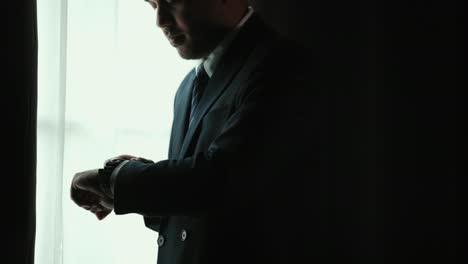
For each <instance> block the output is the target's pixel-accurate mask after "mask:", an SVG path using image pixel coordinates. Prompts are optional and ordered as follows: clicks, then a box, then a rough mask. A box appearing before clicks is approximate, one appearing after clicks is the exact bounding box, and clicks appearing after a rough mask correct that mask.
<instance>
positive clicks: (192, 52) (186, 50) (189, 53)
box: [176, 43, 210, 60]
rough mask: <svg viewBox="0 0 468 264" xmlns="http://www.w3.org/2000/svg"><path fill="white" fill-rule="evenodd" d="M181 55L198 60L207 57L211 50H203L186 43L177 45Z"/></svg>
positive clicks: (184, 57)
mask: <svg viewBox="0 0 468 264" xmlns="http://www.w3.org/2000/svg"><path fill="white" fill-rule="evenodd" d="M176 49H177V52H178V53H179V56H180V57H181V58H183V59H186V60H196V59H201V58H204V57H207V56H208V55H209V54H210V51H203V50H200V49H197V48H195V47H194V46H193V45H190V44H189V43H184V44H182V45H179V46H177V47H176Z"/></svg>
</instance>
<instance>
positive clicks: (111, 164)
mask: <svg viewBox="0 0 468 264" xmlns="http://www.w3.org/2000/svg"><path fill="white" fill-rule="evenodd" d="M123 161H125V160H122V159H115V160H110V161H108V162H106V164H105V165H104V168H102V169H99V170H98V181H99V187H100V189H101V191H102V192H103V193H104V194H105V195H106V196H108V197H109V198H111V199H113V198H114V192H113V190H112V189H113V188H112V187H113V186H111V176H112V174H113V172H114V170H115V169H116V168H117V167H118V166H119V165H120V164H121V163H122V162H123ZM114 177H115V176H114Z"/></svg>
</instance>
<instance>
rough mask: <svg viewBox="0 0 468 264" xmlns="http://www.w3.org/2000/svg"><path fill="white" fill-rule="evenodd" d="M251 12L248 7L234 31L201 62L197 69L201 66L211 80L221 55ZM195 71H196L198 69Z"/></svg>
mask: <svg viewBox="0 0 468 264" xmlns="http://www.w3.org/2000/svg"><path fill="white" fill-rule="evenodd" d="M253 12H254V11H253V8H252V7H250V6H249V9H248V11H247V13H246V14H245V15H244V17H242V19H241V20H240V21H239V23H237V25H236V26H235V27H234V29H233V30H232V31H231V32H229V33H228V34H227V36H226V37H225V38H224V39H223V40H222V41H221V43H219V44H218V46H217V47H216V48H215V49H214V50H213V51H212V52H211V53H210V55H208V57H206V59H203V60H202V61H201V63H200V64H199V65H198V66H197V68H198V67H201V66H203V67H204V69H205V71H206V73H207V74H208V76H209V77H210V78H211V76H212V75H213V73H214V71H215V69H216V66H217V65H218V63H219V61H220V59H221V57H222V55H223V54H224V52H225V51H226V49H227V48H228V47H229V45H230V44H231V43H232V41H233V40H234V38H235V37H236V36H237V34H238V33H239V30H240V29H241V28H242V26H244V24H245V23H246V22H247V20H249V18H250V17H251V16H252V14H253ZM196 70H197V71H198V69H196Z"/></svg>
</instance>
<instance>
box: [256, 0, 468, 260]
mask: <svg viewBox="0 0 468 264" xmlns="http://www.w3.org/2000/svg"><path fill="white" fill-rule="evenodd" d="M253 5H254V7H256V9H257V10H258V11H259V12H260V13H261V14H262V15H263V17H264V18H265V19H266V20H267V21H269V22H270V23H271V24H272V25H273V26H274V27H275V28H276V29H277V30H278V31H280V32H282V33H283V34H284V35H286V36H288V37H290V38H291V39H294V40H296V41H299V42H300V43H303V44H304V45H305V46H307V47H309V48H310V49H311V50H312V53H314V54H316V58H317V61H311V62H310V63H311V64H318V65H319V66H318V67H319V69H320V70H319V72H311V75H310V76H311V78H318V79H319V80H320V81H319V82H318V83H320V84H321V85H320V87H311V89H320V90H321V93H322V95H323V96H324V98H326V100H327V104H326V106H325V107H324V108H322V112H323V115H324V116H326V119H327V120H328V121H327V124H323V130H324V131H326V132H325V135H324V136H323V138H322V139H321V140H324V141H326V145H327V159H326V163H327V174H328V175H327V180H326V181H327V182H326V184H325V185H326V188H327V189H326V190H322V191H323V192H325V193H326V194H325V196H327V199H328V200H329V202H328V204H327V205H328V206H329V209H328V211H327V214H328V215H327V217H329V222H330V223H331V224H330V226H331V227H332V228H333V230H332V231H331V232H332V233H333V234H335V235H336V234H337V233H340V235H339V236H338V235H337V236H336V238H340V239H339V240H341V241H335V242H334V246H336V247H337V248H338V247H341V248H342V249H343V250H342V252H343V254H346V255H348V256H352V257H353V258H355V259H359V260H360V261H361V262H360V263H366V261H365V260H369V261H370V263H381V262H383V261H384V260H386V261H388V262H389V263H400V262H406V261H412V262H414V263H421V261H423V260H439V261H443V262H445V263H448V262H450V263H454V260H455V258H456V253H457V248H458V250H459V251H458V254H460V252H461V251H460V249H461V245H460V244H458V245H457V243H456V237H457V233H459V232H460V229H459V227H457V223H456V222H457V221H456V196H457V195H456V188H457V186H456V185H457V184H456V178H457V176H461V173H462V163H461V162H460V161H457V158H458V159H461V158H462V157H463V156H462V155H461V150H462V149H463V147H462V146H464V140H463V139H462V135H463V134H464V133H463V132H462V124H463V123H464V122H463V120H464V119H465V118H464V116H465V115H464V113H463V111H462V110H463V108H464V106H463V103H464V98H463V97H462V96H461V88H460V87H461V78H460V75H457V74H456V70H457V61H458V62H461V54H462V47H463V40H462V38H461V31H460V30H461V28H460V23H461V20H462V17H463V14H462V11H461V10H462V9H461V8H460V7H459V6H457V5H456V4H455V3H450V2H447V1H364V0H363V1H340V2H338V1H300V0H289V1H279V0H257V1H254V2H253ZM457 29H458V31H457ZM464 163H466V158H465V159H464ZM311 197H312V195H311ZM311 214H314V212H311ZM310 245H311V246H312V243H311V244H310ZM337 252H339V251H337Z"/></svg>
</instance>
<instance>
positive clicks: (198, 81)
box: [189, 64, 210, 127]
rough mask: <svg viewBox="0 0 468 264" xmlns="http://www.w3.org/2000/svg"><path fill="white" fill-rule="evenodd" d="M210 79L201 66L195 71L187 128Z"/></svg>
mask: <svg viewBox="0 0 468 264" xmlns="http://www.w3.org/2000/svg"><path fill="white" fill-rule="evenodd" d="M209 79H210V77H209V76H208V74H207V73H206V71H205V68H204V67H203V64H201V65H200V66H199V67H197V68H196V71H195V79H194V80H193V86H192V107H191V109H190V123H189V127H190V126H192V122H193V117H194V113H195V110H196V108H197V106H198V104H199V103H200V99H201V97H202V94H203V91H204V90H205V87H206V84H207V83H208V80H209Z"/></svg>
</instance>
